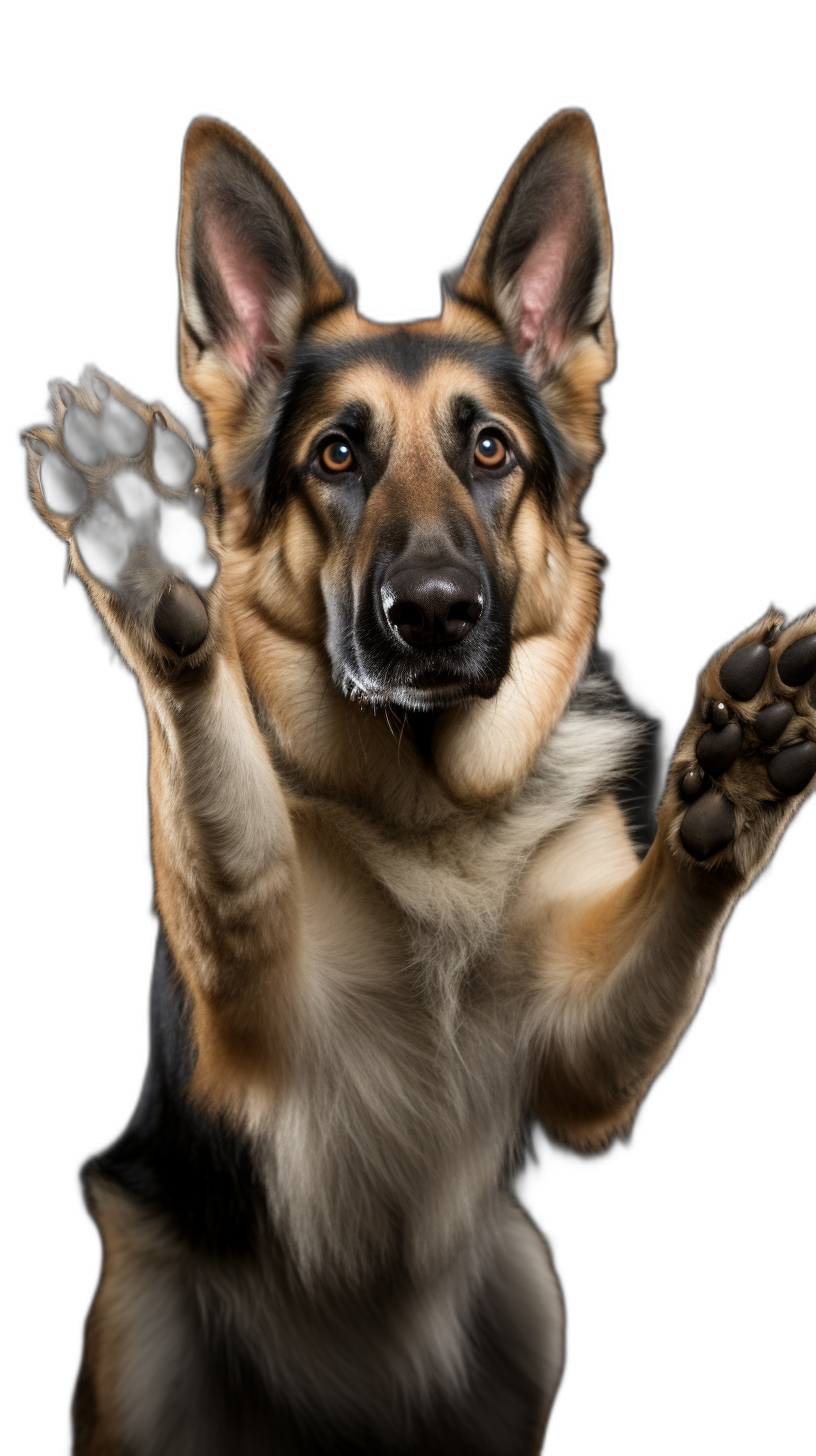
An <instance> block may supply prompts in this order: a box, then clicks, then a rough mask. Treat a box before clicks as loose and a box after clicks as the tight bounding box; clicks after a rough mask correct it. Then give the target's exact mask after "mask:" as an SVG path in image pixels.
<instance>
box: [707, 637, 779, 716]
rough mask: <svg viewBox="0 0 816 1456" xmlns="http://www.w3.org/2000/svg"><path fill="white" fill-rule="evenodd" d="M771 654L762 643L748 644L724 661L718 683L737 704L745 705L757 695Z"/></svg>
mask: <svg viewBox="0 0 816 1456" xmlns="http://www.w3.org/2000/svg"><path fill="white" fill-rule="evenodd" d="M770 661H771V654H770V652H769V651H768V649H767V647H766V646H765V644H764V642H749V643H748V645H747V647H740V648H738V649H737V651H736V652H732V653H731V656H730V657H727V658H726V659H725V662H724V663H723V665H722V667H721V668H720V682H721V683H722V685H723V687H724V688H725V691H726V692H727V693H728V694H729V695H730V696H731V697H732V698H735V699H736V701H737V702H738V703H745V702H747V701H748V699H749V698H752V697H753V696H754V694H755V693H758V692H759V690H760V688H761V687H762V684H763V682H764V681H765V674H766V673H767V671H768V667H769V666H770Z"/></svg>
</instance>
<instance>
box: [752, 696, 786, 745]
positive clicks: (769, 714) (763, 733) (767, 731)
mask: <svg viewBox="0 0 816 1456" xmlns="http://www.w3.org/2000/svg"><path fill="white" fill-rule="evenodd" d="M792 717H793V703H769V704H768V706H767V708H761V709H760V711H759V712H758V713H757V715H756V717H755V719H754V732H755V733H756V736H757V738H758V739H759V740H760V742H761V743H765V744H771V743H776V740H777V738H781V737H782V734H783V733H784V731H785V729H786V728H787V726H788V724H789V723H790V720H791V718H792Z"/></svg>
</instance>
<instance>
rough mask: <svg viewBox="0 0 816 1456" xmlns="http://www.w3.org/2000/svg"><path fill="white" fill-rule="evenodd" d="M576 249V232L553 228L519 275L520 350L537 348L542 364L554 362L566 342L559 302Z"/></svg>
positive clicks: (534, 249) (518, 349) (517, 337)
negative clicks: (565, 276) (573, 237)
mask: <svg viewBox="0 0 816 1456" xmlns="http://www.w3.org/2000/svg"><path fill="white" fill-rule="evenodd" d="M571 246H572V229H571V228H567V227H563V226H562V227H560V228H553V229H551V231H550V232H548V233H546V234H545V236H544V237H543V238H539V240H538V242H537V243H536V245H535V247H534V248H533V249H532V251H531V252H530V253H528V255H527V257H526V259H525V261H524V263H523V265H522V268H521V271H520V273H519V276H518V289H519V296H520V302H521V315H520V318H519V325H518V334H517V336H516V351H517V353H519V354H527V353H528V352H529V350H530V349H533V348H534V349H535V354H536V357H537V358H538V357H539V356H540V360H541V362H542V363H544V362H546V361H547V360H554V359H556V358H557V357H558V355H559V354H560V353H561V351H562V349H563V347H564V343H565V340H566V334H565V329H564V324H563V320H562V319H560V318H559V307H558V305H559V301H560V297H561V290H562V287H563V283H564V275H565V273H566V267H567V258H568V257H569V252H570V248H571Z"/></svg>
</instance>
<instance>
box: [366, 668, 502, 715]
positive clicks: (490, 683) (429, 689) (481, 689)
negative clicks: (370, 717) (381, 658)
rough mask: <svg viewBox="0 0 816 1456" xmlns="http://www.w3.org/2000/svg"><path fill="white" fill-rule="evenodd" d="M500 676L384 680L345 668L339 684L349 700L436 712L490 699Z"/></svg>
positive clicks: (423, 711) (403, 709)
mask: <svg viewBox="0 0 816 1456" xmlns="http://www.w3.org/2000/svg"><path fill="white" fill-rule="evenodd" d="M500 684H501V678H495V679H493V680H480V681H478V682H471V681H469V680H467V679H464V678H462V679H458V680H457V679H453V680H451V681H449V682H445V681H439V680H437V681H434V682H427V683H419V682H394V681H391V682H383V681H378V680H375V679H372V678H370V677H368V676H364V677H358V676H357V674H356V673H354V672H352V671H350V670H349V669H348V668H344V669H343V671H342V675H341V676H340V678H339V680H338V686H339V687H340V688H341V690H342V692H343V693H344V695H345V696H346V697H347V698H349V699H351V701H352V702H357V703H361V704H363V703H365V704H366V705H367V706H369V707H372V708H391V709H394V710H398V711H400V712H404V711H406V710H407V711H409V712H417V713H431V712H439V711H441V710H442V709H444V708H454V707H457V706H459V705H460V704H462V703H467V702H469V701H471V700H472V699H473V698H492V697H494V696H495V694H496V693H497V692H498V690H499V686H500Z"/></svg>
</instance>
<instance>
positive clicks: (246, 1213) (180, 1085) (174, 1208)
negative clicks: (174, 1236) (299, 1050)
mask: <svg viewBox="0 0 816 1456" xmlns="http://www.w3.org/2000/svg"><path fill="white" fill-rule="evenodd" d="M189 1012H190V1008H189V1000H188V996H187V992H186V990H185V988H184V984H183V982H182V980H181V977H180V976H179V974H178V972H177V971H176V969H175V967H174V965H173V962H172V958H171V956H170V951H169V949H168V946H167V941H166V939H165V936H164V932H163V931H161V932H160V934H159V940H158V944H157V946H156V958H155V962H154V968H153V983H152V986H151V994H150V1059H149V1062H148V1067H147V1074H146V1076H145V1080H144V1085H143V1087H142V1092H141V1096H140V1097H139V1101H138V1103H137V1106H136V1109H135V1111H134V1113H133V1116H132V1118H131V1120H130V1122H129V1123H128V1125H127V1127H126V1129H125V1131H124V1132H123V1133H122V1135H121V1137H120V1138H118V1139H117V1141H116V1142H115V1143H114V1144H113V1146H112V1147H110V1148H108V1149H107V1151H106V1152H104V1153H100V1154H99V1155H98V1156H97V1157H95V1158H92V1159H91V1160H90V1162H88V1163H86V1165H85V1167H84V1168H83V1170H82V1179H83V1184H84V1187H85V1190H86V1194H87V1196H88V1201H89V1203H90V1204H92V1203H93V1185H94V1181H95V1180H96V1178H97V1177H101V1178H102V1179H104V1180H105V1181H106V1182H109V1183H114V1184H117V1185H118V1186H119V1187H121V1188H122V1189H124V1190H125V1191H126V1192H127V1193H130V1194H131V1195H132V1196H133V1197H134V1198H136V1199H137V1200H138V1201H139V1202H141V1203H143V1204H146V1205H148V1206H150V1207H152V1208H154V1209H158V1210H161V1211H163V1212H164V1213H166V1214H168V1215H169V1217H170V1219H171V1222H172V1224H173V1225H174V1227H175V1228H176V1230H177V1231H178V1233H179V1235H180V1236H181V1237H182V1238H183V1239H184V1240H185V1241H186V1242H187V1244H188V1245H189V1246H190V1247H191V1248H195V1249H200V1250H203V1251H206V1252H210V1253H213V1254H221V1255H225V1254H243V1253H246V1252H248V1251H249V1250H250V1249H251V1248H253V1247H255V1244H256V1240H257V1238H258V1235H259V1233H260V1231H261V1229H262V1228H263V1229H264V1233H265V1236H266V1237H267V1238H268V1237H269V1234H270V1230H269V1227H268V1220H267V1218H266V1215H265V1203H264V1195H263V1192H262V1189H261V1188H260V1186H259V1184H258V1182H257V1180H256V1177H255V1173H254V1170H253V1166H252V1162H251V1159H250V1155H249V1151H248V1149H247V1147H246V1146H245V1145H244V1144H243V1143H242V1142H241V1140H240V1139H239V1138H238V1137H237V1136H236V1134H235V1133H234V1132H233V1131H232V1130H231V1129H229V1128H228V1127H226V1125H225V1124H224V1123H223V1121H221V1120H220V1119H218V1118H213V1117H209V1116H207V1114H206V1113H204V1112H202V1111H201V1110H200V1109H199V1108H196V1107H195V1106H193V1104H192V1103H191V1101H190V1099H189V1097H188V1094H187V1084H188V1083H189V1080H190V1077H191V1075H192V1072H193V1053H192V1048H191V1040H190V1031H189Z"/></svg>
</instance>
